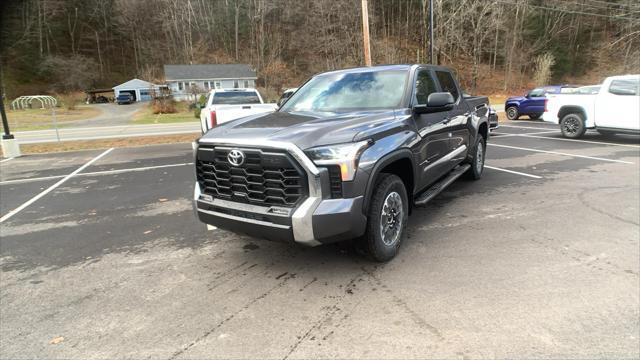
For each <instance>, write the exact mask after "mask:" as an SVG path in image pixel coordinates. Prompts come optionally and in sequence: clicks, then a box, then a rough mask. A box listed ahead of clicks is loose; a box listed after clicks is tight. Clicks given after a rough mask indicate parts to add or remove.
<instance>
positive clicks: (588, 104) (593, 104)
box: [542, 75, 640, 139]
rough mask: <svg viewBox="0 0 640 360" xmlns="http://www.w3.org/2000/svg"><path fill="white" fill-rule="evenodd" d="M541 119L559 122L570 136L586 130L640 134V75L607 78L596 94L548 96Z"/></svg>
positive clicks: (576, 135)
mask: <svg viewBox="0 0 640 360" xmlns="http://www.w3.org/2000/svg"><path fill="white" fill-rule="evenodd" d="M542 119H543V120H544V121H547V122H550V123H554V124H558V125H560V131H561V132H562V136H564V137H566V138H569V139H577V138H579V137H581V136H582V135H584V134H585V132H586V131H587V129H595V130H597V131H598V132H599V133H601V134H603V135H609V134H636V135H637V134H640V75H621V76H611V77H608V78H606V79H605V80H604V82H603V83H602V85H601V86H600V88H599V90H598V91H597V92H594V93H587V94H581V93H576V94H563V95H560V94H558V95H547V97H546V99H545V102H544V115H543V116H542Z"/></svg>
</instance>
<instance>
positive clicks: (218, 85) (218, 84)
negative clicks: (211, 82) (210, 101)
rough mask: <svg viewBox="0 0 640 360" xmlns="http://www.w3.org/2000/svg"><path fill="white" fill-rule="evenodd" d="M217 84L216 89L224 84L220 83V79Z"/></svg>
mask: <svg viewBox="0 0 640 360" xmlns="http://www.w3.org/2000/svg"><path fill="white" fill-rule="evenodd" d="M215 85H216V89H221V88H222V84H220V81H216V82H215Z"/></svg>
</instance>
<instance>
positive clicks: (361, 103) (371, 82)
mask: <svg viewBox="0 0 640 360" xmlns="http://www.w3.org/2000/svg"><path fill="white" fill-rule="evenodd" d="M407 77H408V72H407V71H402V70H400V71H399V70H389V71H367V72H360V73H337V74H327V75H320V76H317V77H315V78H313V79H311V80H310V81H309V82H308V83H306V84H305V85H304V86H303V87H301V88H300V89H299V90H298V91H297V92H296V93H295V94H293V96H291V98H290V99H289V100H288V101H287V102H286V103H285V104H284V105H283V106H282V110H283V111H319V112H341V111H349V110H363V109H389V108H397V107H399V106H400V103H401V102H402V96H403V94H404V90H405V88H406V84H407Z"/></svg>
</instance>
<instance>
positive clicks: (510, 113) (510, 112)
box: [505, 106, 520, 120]
mask: <svg viewBox="0 0 640 360" xmlns="http://www.w3.org/2000/svg"><path fill="white" fill-rule="evenodd" d="M505 112H506V113H507V119H509V120H518V118H519V117H520V114H518V108H516V107H515V106H509V107H508V108H507V109H506V110H505Z"/></svg>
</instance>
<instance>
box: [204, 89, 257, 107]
mask: <svg viewBox="0 0 640 360" xmlns="http://www.w3.org/2000/svg"><path fill="white" fill-rule="evenodd" d="M212 104H215V105H234V104H260V98H258V94H256V93H255V92H254V91H233V92H231V91H229V92H220V93H215V94H214V95H213V102H212Z"/></svg>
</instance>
